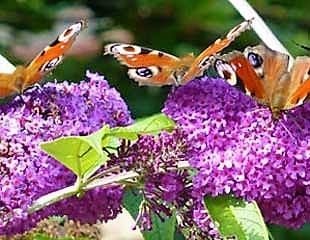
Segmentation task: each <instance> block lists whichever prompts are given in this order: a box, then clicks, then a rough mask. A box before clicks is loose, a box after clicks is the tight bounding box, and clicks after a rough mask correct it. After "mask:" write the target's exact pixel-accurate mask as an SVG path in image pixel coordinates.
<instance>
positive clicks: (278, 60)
mask: <svg viewBox="0 0 310 240" xmlns="http://www.w3.org/2000/svg"><path fill="white" fill-rule="evenodd" d="M214 67H215V70H216V71H217V72H218V74H219V75H220V76H221V77H222V78H224V79H226V81H227V82H228V83H229V84H230V85H232V86H239V88H241V90H243V91H244V92H245V93H246V94H247V95H250V96H253V97H254V98H256V100H257V101H258V102H259V103H261V104H263V105H266V106H268V107H269V108H270V110H271V112H272V115H273V117H274V118H275V119H278V118H279V117H280V116H281V112H283V111H284V110H289V109H292V108H294V107H296V106H298V105H301V104H303V103H304V102H305V101H307V100H308V99H309V96H310V76H309V74H310V57H306V56H299V57H297V58H296V59H295V60H294V63H293V65H292V67H289V56H288V55H286V54H284V53H280V52H277V51H274V50H271V49H269V48H267V47H265V46H263V45H258V46H255V47H248V48H246V49H245V50H244V52H243V53H241V52H238V51H234V52H232V53H230V54H226V55H223V57H222V58H221V59H216V60H215V62H214Z"/></svg>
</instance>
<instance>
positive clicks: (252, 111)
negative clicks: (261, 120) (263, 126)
mask: <svg viewBox="0 0 310 240" xmlns="http://www.w3.org/2000/svg"><path fill="white" fill-rule="evenodd" d="M264 111H269V110H268V109H264V108H254V109H252V110H251V111H248V112H246V114H253V113H259V112H264Z"/></svg>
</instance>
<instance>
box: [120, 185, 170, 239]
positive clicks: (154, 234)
mask: <svg viewBox="0 0 310 240" xmlns="http://www.w3.org/2000/svg"><path fill="white" fill-rule="evenodd" d="M141 202H142V197H141V195H134V194H133V193H132V192H128V191H127V192H126V194H125V197H124V202H123V205H124V207H125V208H126V209H127V211H128V212H129V213H130V214H131V216H132V217H133V218H134V219H135V218H136V217H137V215H138V212H139V206H140V204H141ZM152 222H153V225H152V226H153V229H152V230H151V231H144V232H142V234H143V237H144V239H145V240H154V239H156V240H173V239H174V234H175V227H176V218H175V216H172V217H170V218H169V219H166V220H165V221H164V222H162V221H161V220H160V219H159V218H158V217H157V216H154V217H153V218H152Z"/></svg>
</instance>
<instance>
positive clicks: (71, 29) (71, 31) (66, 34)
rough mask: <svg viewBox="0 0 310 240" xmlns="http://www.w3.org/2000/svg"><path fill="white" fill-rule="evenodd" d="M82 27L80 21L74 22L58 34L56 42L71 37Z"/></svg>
mask: <svg viewBox="0 0 310 240" xmlns="http://www.w3.org/2000/svg"><path fill="white" fill-rule="evenodd" d="M82 28H83V24H82V22H78V23H76V24H73V25H71V27H69V28H68V29H66V30H65V31H64V32H63V33H62V34H60V35H59V36H58V39H57V40H58V42H67V41H69V40H70V39H71V37H72V36H73V35H75V34H77V33H79V32H80V31H81V30H82Z"/></svg>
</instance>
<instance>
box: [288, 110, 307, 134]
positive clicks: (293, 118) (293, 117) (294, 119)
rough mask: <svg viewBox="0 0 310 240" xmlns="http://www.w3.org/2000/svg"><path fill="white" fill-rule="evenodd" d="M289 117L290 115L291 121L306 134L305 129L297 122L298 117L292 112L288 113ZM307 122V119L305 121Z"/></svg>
mask: <svg viewBox="0 0 310 240" xmlns="http://www.w3.org/2000/svg"><path fill="white" fill-rule="evenodd" d="M286 114H287V115H290V119H291V120H292V121H293V122H294V123H295V125H296V127H297V128H298V129H299V130H300V131H301V132H304V129H303V128H302V127H301V126H300V124H299V123H298V122H297V121H296V117H295V115H294V114H292V113H291V112H286ZM305 120H306V119H305Z"/></svg>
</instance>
